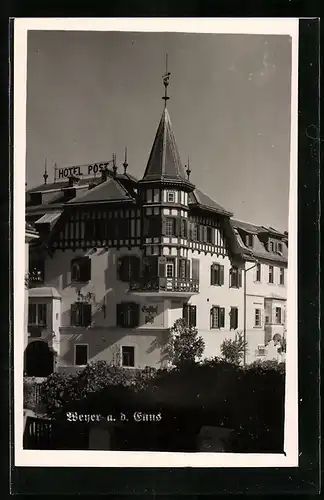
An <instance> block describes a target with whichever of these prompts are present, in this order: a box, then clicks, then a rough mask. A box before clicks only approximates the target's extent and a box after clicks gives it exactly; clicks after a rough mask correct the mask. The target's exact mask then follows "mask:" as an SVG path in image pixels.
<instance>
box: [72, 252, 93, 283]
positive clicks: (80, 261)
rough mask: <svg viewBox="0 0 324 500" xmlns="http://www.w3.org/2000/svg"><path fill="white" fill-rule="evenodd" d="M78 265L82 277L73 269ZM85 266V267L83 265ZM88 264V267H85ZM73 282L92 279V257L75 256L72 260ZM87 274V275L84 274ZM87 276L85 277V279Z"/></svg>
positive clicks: (85, 281) (83, 281) (84, 281)
mask: <svg viewBox="0 0 324 500" xmlns="http://www.w3.org/2000/svg"><path fill="white" fill-rule="evenodd" d="M76 266H78V269H79V274H80V277H79V278H78V277H75V275H74V274H73V269H74V268H75V267H76ZM83 266H84V267H83ZM85 266H87V268H85ZM70 271H71V283H88V282H89V281H90V280H91V259H90V257H87V256H82V257H81V256H80V257H75V258H74V259H72V260H71V267H70ZM83 273H85V274H86V276H84V275H83ZM83 278H85V279H83Z"/></svg>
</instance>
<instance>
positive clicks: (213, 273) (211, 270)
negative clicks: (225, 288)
mask: <svg viewBox="0 0 324 500" xmlns="http://www.w3.org/2000/svg"><path fill="white" fill-rule="evenodd" d="M214 269H215V266H214V264H212V265H211V266H210V284H211V285H215V272H214Z"/></svg>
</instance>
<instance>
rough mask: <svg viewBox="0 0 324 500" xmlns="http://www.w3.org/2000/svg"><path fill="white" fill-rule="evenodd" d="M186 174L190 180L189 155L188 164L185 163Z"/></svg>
mask: <svg viewBox="0 0 324 500" xmlns="http://www.w3.org/2000/svg"><path fill="white" fill-rule="evenodd" d="M186 174H187V177H188V181H189V180H190V174H191V170H190V160H189V156H188V165H187V170H186Z"/></svg>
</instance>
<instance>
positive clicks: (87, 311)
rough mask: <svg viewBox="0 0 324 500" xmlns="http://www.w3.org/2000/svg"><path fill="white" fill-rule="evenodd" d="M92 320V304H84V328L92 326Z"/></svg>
mask: <svg viewBox="0 0 324 500" xmlns="http://www.w3.org/2000/svg"><path fill="white" fill-rule="evenodd" d="M91 320H92V314H91V304H83V321H82V324H83V326H90V325H91Z"/></svg>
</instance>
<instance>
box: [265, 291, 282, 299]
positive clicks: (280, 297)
mask: <svg viewBox="0 0 324 500" xmlns="http://www.w3.org/2000/svg"><path fill="white" fill-rule="evenodd" d="M265 299H276V300H287V299H286V297H282V296H281V295H277V294H276V293H270V294H269V295H267V296H266V297H265Z"/></svg>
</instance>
